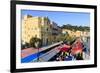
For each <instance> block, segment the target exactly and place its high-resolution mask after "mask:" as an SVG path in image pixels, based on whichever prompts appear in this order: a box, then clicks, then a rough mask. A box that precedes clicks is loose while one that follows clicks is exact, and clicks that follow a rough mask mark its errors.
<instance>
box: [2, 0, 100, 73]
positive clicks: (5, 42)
mask: <svg viewBox="0 0 100 73" xmlns="http://www.w3.org/2000/svg"><path fill="white" fill-rule="evenodd" d="M36 1H49V2H50V1H54V2H62V3H65V2H66V3H78V4H90V5H96V4H98V67H97V68H85V69H70V70H55V71H42V72H41V73H55V72H56V73H57V72H58V73H99V72H100V57H99V56H100V53H99V51H100V45H99V43H100V38H99V37H100V33H99V31H100V28H99V27H100V20H99V19H100V17H99V16H100V5H99V4H100V2H99V0H98V2H97V0H36ZM0 73H10V0H1V1H0ZM29 73H30V72H29ZM34 73H40V72H34Z"/></svg>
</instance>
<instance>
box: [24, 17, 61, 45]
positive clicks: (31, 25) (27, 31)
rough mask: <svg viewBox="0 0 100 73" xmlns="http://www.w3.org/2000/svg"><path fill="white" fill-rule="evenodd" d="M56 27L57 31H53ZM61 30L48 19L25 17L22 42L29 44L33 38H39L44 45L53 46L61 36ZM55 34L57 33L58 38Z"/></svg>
mask: <svg viewBox="0 0 100 73" xmlns="http://www.w3.org/2000/svg"><path fill="white" fill-rule="evenodd" d="M54 27H56V28H57V30H53V28H54ZM59 29H60V28H58V26H57V25H55V24H54V23H52V22H51V21H50V20H49V18H48V17H38V16H35V17H33V16H30V15H25V16H24V17H23V19H22V42H24V43H29V42H30V39H31V38H32V37H37V38H40V39H41V40H42V45H47V44H52V43H53V40H55V39H56V38H57V37H58V36H59V34H58V33H59V32H60V31H61V30H59ZM53 33H56V34H55V35H56V36H55V35H54V34H53ZM54 36H55V38H54ZM55 42H57V41H55Z"/></svg>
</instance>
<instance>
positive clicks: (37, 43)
mask: <svg viewBox="0 0 100 73" xmlns="http://www.w3.org/2000/svg"><path fill="white" fill-rule="evenodd" d="M35 46H36V48H37V49H38V53H37V57H38V58H37V62H38V61H39V41H37V42H36V43H35Z"/></svg>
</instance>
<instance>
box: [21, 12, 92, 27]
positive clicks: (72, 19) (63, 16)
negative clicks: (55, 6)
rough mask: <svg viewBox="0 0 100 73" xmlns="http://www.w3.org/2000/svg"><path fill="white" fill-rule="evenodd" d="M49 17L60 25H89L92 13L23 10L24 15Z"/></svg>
mask: <svg viewBox="0 0 100 73" xmlns="http://www.w3.org/2000/svg"><path fill="white" fill-rule="evenodd" d="M27 14H29V15H32V16H43V17H48V18H49V19H50V20H51V21H54V22H56V23H57V24H58V25H59V26H62V25H64V24H71V25H77V26H89V25H90V14H89V13H83V12H81V13H79V12H61V11H59V12H58V11H57V12H56V11H39V10H21V15H22V17H23V16H24V15H27Z"/></svg>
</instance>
